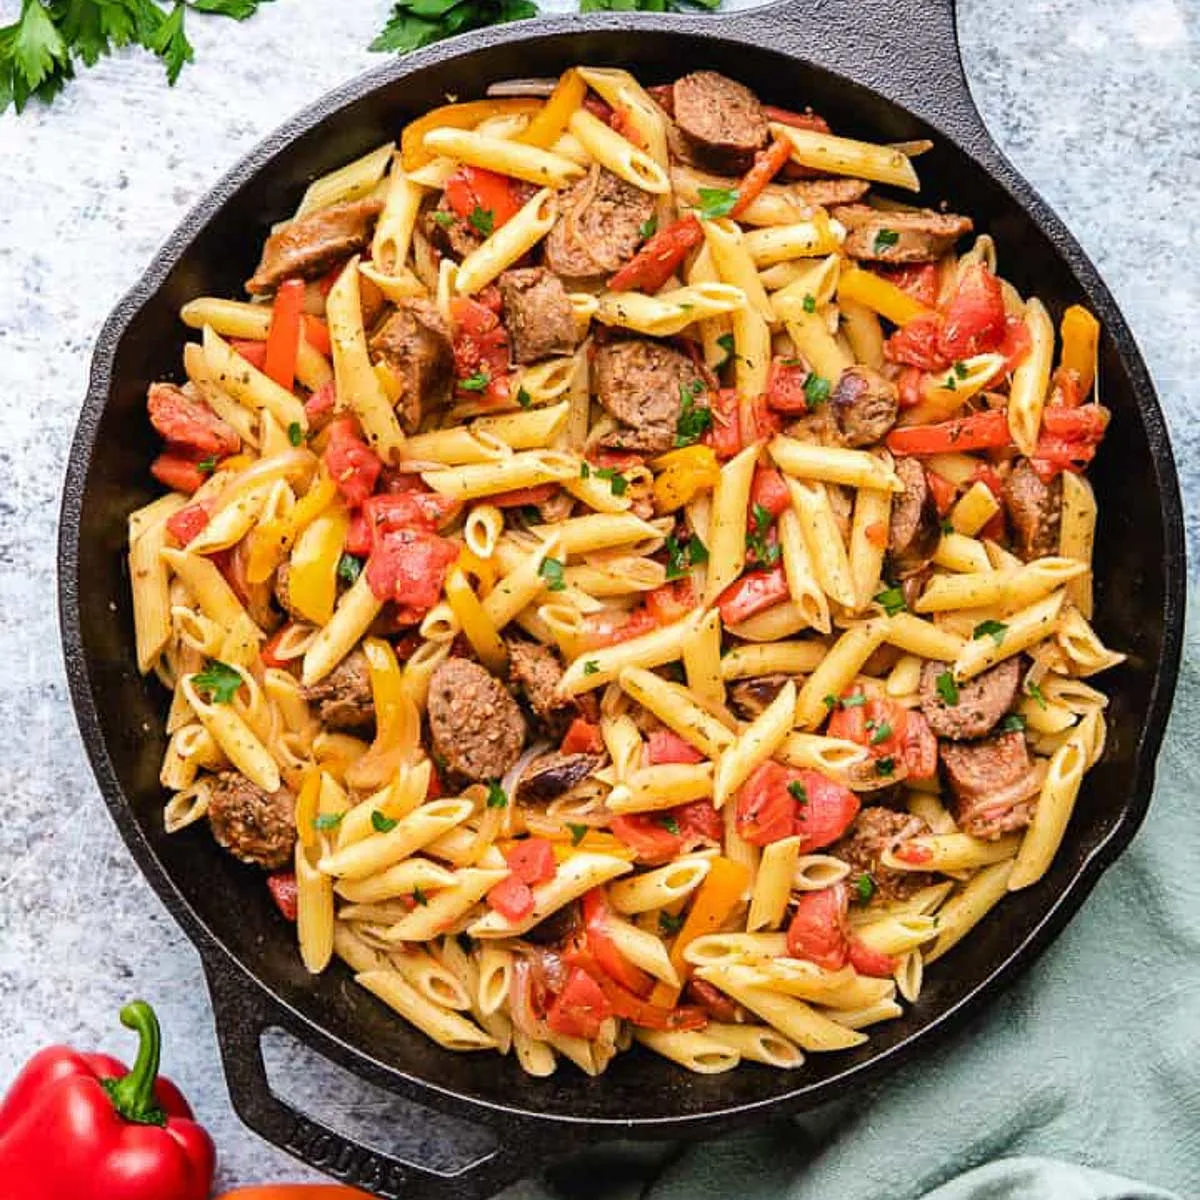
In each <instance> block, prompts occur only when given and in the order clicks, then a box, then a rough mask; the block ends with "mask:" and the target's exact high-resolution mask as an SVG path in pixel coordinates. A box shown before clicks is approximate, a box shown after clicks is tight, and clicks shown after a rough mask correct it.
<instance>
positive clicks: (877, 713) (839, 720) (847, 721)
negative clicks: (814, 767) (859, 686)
mask: <svg viewBox="0 0 1200 1200" xmlns="http://www.w3.org/2000/svg"><path fill="white" fill-rule="evenodd" d="M855 695H856V696H861V695H862V693H861V691H859V692H857V693H855ZM907 719H908V710H907V709H905V708H904V707H903V706H901V705H900V704H897V703H896V702H895V701H894V700H888V699H886V698H884V697H882V696H872V697H870V698H869V699H868V700H867V701H866V702H865V703H863V704H856V705H852V706H851V707H849V708H847V707H845V706H844V705H841V706H839V707H837V708H835V709H834V711H833V715H832V716H831V717H830V718H829V729H828V732H829V736H830V737H832V738H844V739H845V740H847V741H851V742H857V743H858V744H859V745H860V746H866V748H867V749H868V750H869V751H870V753H871V757H872V758H894V757H896V755H897V754H899V753H900V750H901V748H902V746H903V744H904V735H905V732H906V728H907V726H906V724H905V722H906V721H907Z"/></svg>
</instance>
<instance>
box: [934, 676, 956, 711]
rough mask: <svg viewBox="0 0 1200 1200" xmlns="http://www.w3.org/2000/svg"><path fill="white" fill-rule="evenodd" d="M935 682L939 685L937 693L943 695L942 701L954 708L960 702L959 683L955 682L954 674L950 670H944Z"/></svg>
mask: <svg viewBox="0 0 1200 1200" xmlns="http://www.w3.org/2000/svg"><path fill="white" fill-rule="evenodd" d="M934 683H935V684H936V685H937V694H938V695H939V696H941V698H942V703H943V704H947V705H949V706H950V707H951V708H953V707H954V705H956V704H957V703H958V684H957V683H955V682H954V675H953V674H952V673H951V672H950V671H943V672H942V673H941V674H940V675H939V676H938V677H937V679H936V680H934Z"/></svg>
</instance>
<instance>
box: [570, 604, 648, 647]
mask: <svg viewBox="0 0 1200 1200" xmlns="http://www.w3.org/2000/svg"><path fill="white" fill-rule="evenodd" d="M657 628H658V622H657V621H656V620H655V619H654V615H653V614H652V613H650V612H649V611H648V610H647V609H645V608H635V609H634V610H633V612H631V613H630V614H629V615H628V616H627V617H624V618H620V617H614V616H610V615H608V614H607V613H598V614H596V615H595V616H590V617H586V618H585V619H584V633H583V637H582V639H581V644H582V649H584V650H599V649H600V647H601V646H616V645H619V644H620V643H621V642H628V641H632V640H633V639H634V638H639V637H641V636H642V635H643V634H647V633H650V632H651V631H652V630H655V629H657Z"/></svg>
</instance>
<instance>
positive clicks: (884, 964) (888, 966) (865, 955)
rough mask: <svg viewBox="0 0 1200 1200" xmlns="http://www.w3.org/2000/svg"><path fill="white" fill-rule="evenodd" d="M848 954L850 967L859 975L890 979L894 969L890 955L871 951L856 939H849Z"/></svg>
mask: <svg viewBox="0 0 1200 1200" xmlns="http://www.w3.org/2000/svg"><path fill="white" fill-rule="evenodd" d="M848 952H849V957H850V965H851V966H852V967H853V968H854V969H855V970H856V971H857V972H858V973H859V974H860V975H873V976H875V978H877V979H890V978H891V976H892V972H893V971H895V969H896V960H895V959H894V958H893V957H892V956H891V955H890V954H884V953H883V951H882V950H872V949H871V947H870V946H868V945H866V944H865V943H864V942H860V941H859V940H858V938H856V937H852V938H850V941H849V946H848Z"/></svg>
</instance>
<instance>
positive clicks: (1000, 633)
mask: <svg viewBox="0 0 1200 1200" xmlns="http://www.w3.org/2000/svg"><path fill="white" fill-rule="evenodd" d="M1007 632H1008V626H1007V625H1005V624H1004V622H1003V621H980V622H979V624H978V625H976V626H975V631H974V633H972V634H971V637H972V639H973V640H974V641H978V640H979V639H980V638H985V637H990V638H991V639H992V641H993V642H995V643H996V645H997V646H999V645H1000V643H1001V642H1002V641H1004V635H1005V634H1006V633H1007Z"/></svg>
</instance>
